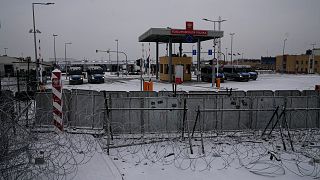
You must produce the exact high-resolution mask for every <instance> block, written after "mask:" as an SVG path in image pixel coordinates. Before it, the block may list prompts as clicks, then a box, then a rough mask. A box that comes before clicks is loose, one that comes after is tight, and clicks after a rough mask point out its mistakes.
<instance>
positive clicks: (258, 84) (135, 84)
mask: <svg viewBox="0 0 320 180" xmlns="http://www.w3.org/2000/svg"><path fill="white" fill-rule="evenodd" d="M139 78H140V76H138V75H137V76H120V77H116V76H114V75H110V74H106V77H105V80H106V82H105V83H104V84H88V83H86V80H85V83H84V84H83V85H69V84H68V80H65V78H63V81H64V88H67V89H89V90H97V91H100V90H106V91H140V89H141V81H140V79H139ZM144 79H145V80H147V81H148V80H149V79H150V78H148V77H147V76H145V77H144ZM151 79H152V81H153V82H154V84H153V88H154V91H172V84H170V83H167V82H160V81H157V80H155V77H152V78H151ZM315 85H320V75H292V74H260V75H259V78H258V79H257V80H256V81H253V80H250V81H249V82H237V81H225V82H224V83H221V89H226V88H229V89H230V88H232V89H234V90H245V91H247V90H314V89H315ZM48 88H50V86H49V87H48ZM177 90H178V91H217V89H216V88H212V86H211V83H205V82H196V81H195V80H194V78H193V81H191V82H185V83H183V84H181V85H178V86H177Z"/></svg>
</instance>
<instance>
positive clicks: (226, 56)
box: [224, 48, 228, 64]
mask: <svg viewBox="0 0 320 180" xmlns="http://www.w3.org/2000/svg"><path fill="white" fill-rule="evenodd" d="M227 58H228V48H226V53H225V55H224V64H226V61H228V59H227Z"/></svg>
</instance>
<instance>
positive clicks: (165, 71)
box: [159, 56, 192, 84]
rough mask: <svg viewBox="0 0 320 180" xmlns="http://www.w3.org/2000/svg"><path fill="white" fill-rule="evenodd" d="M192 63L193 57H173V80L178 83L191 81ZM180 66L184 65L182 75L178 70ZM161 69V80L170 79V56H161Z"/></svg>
mask: <svg viewBox="0 0 320 180" xmlns="http://www.w3.org/2000/svg"><path fill="white" fill-rule="evenodd" d="M191 64H192V57H172V70H173V72H172V80H174V81H175V82H176V83H178V84H181V83H182V82H184V81H191ZM180 66H182V67H183V70H182V75H181V72H177V71H178V70H179V67H180ZM159 70H160V80H161V81H170V74H169V57H168V56H163V57H160V67H159Z"/></svg>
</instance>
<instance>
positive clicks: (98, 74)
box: [87, 66, 104, 83]
mask: <svg viewBox="0 0 320 180" xmlns="http://www.w3.org/2000/svg"><path fill="white" fill-rule="evenodd" d="M87 75H88V83H104V71H103V69H102V67H100V66H89V67H88V68H87Z"/></svg>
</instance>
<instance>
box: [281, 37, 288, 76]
mask: <svg viewBox="0 0 320 180" xmlns="http://www.w3.org/2000/svg"><path fill="white" fill-rule="evenodd" d="M286 41H287V38H285V39H284V40H283V48H282V68H281V69H282V73H284V70H285V67H284V49H285V47H286Z"/></svg>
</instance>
